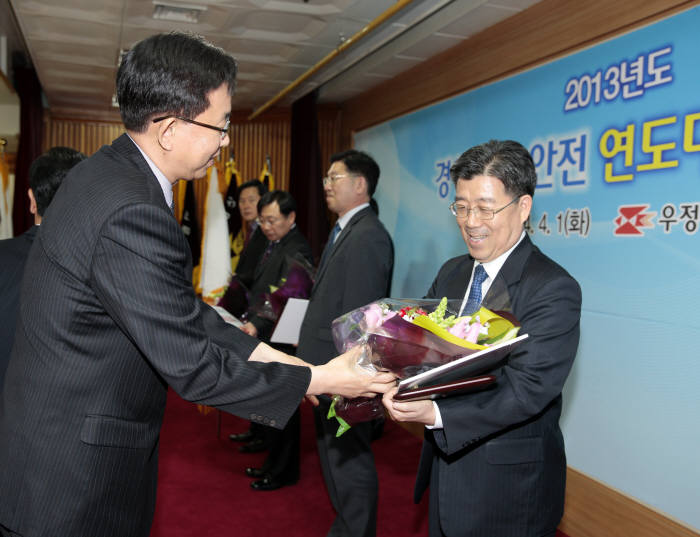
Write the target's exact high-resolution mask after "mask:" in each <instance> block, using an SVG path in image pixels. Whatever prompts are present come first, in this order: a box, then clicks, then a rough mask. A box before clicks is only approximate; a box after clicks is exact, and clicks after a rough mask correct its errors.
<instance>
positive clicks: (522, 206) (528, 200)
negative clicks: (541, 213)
mask: <svg viewBox="0 0 700 537" xmlns="http://www.w3.org/2000/svg"><path fill="white" fill-rule="evenodd" d="M531 210H532V196H530V195H529V194H524V195H523V196H520V199H519V200H518V211H520V221H521V222H523V223H525V222H526V221H527V219H528V217H529V216H530V211H531Z"/></svg>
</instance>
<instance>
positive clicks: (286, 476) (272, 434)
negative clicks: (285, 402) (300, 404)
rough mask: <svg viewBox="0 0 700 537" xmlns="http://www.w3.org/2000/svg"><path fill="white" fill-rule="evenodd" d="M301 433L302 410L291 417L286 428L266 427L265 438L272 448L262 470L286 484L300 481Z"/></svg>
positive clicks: (269, 447) (268, 445)
mask: <svg viewBox="0 0 700 537" xmlns="http://www.w3.org/2000/svg"><path fill="white" fill-rule="evenodd" d="M300 434H301V412H300V411H299V409H298V408H297V410H296V412H294V414H292V417H291V418H289V421H288V422H287V425H286V426H285V427H284V429H282V430H280V429H275V428H274V427H265V440H266V442H265V443H266V445H267V447H268V449H269V450H270V453H269V455H268V456H267V459H265V462H264V463H263V466H262V471H263V472H265V473H267V474H269V475H270V477H272V479H273V480H275V481H279V482H281V483H283V484H285V485H291V484H293V483H296V482H297V481H299V436H300Z"/></svg>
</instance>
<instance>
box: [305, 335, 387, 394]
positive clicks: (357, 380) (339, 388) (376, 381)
mask: <svg viewBox="0 0 700 537" xmlns="http://www.w3.org/2000/svg"><path fill="white" fill-rule="evenodd" d="M361 352H362V348H361V347H359V346H358V347H355V348H354V349H352V350H350V351H348V352H346V353H345V354H341V355H340V356H338V357H336V358H334V359H333V360H331V361H330V362H328V363H327V364H323V365H317V366H313V367H312V368H311V383H310V384H309V388H308V389H307V391H306V394H307V395H321V394H324V393H327V394H334V395H342V396H343V397H347V398H354V397H374V396H375V395H376V394H378V393H384V392H386V391H388V390H390V389H391V388H392V387H393V386H394V385H395V381H396V377H395V376H394V375H393V374H391V373H374V374H372V373H369V372H368V371H365V370H363V369H361V368H360V367H358V366H357V359H358V357H359V355H360V353H361Z"/></svg>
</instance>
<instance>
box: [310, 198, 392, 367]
mask: <svg viewBox="0 0 700 537" xmlns="http://www.w3.org/2000/svg"><path fill="white" fill-rule="evenodd" d="M393 269H394V245H393V243H392V242H391V237H390V236H389V233H388V232H387V230H386V229H385V228H384V225H383V224H382V223H381V222H380V221H379V218H377V215H376V214H375V213H374V211H372V209H371V208H369V207H366V208H365V209H362V210H361V211H358V212H357V213H356V214H355V215H353V217H352V218H351V219H350V221H349V222H348V224H347V225H346V226H345V228H344V229H343V230H342V232H341V233H340V235H338V238H337V239H336V241H335V244H334V245H333V249H332V250H331V252H330V253H329V254H328V256H327V259H326V260H325V262H324V264H323V265H322V266H320V267H319V268H318V272H317V274H316V281H315V283H314V286H313V289H312V290H311V298H310V300H309V306H308V308H307V310H306V315H305V316H304V321H303V322H302V325H301V332H300V334H299V347H298V349H297V356H299V357H301V358H302V359H303V360H306V361H307V362H309V363H312V364H324V363H326V362H327V361H328V360H330V359H331V358H333V357H334V356H337V355H338V351H337V350H336V348H335V345H334V344H333V335H332V332H331V323H332V322H333V320H334V319H335V318H336V317H339V316H340V315H342V314H343V313H347V312H348V311H351V310H353V309H355V308H359V307H360V306H364V305H365V304H367V303H369V302H373V301H374V300H378V299H380V298H384V297H386V296H388V295H389V290H390V288H391V275H392V272H393Z"/></svg>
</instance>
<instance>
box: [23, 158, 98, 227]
mask: <svg viewBox="0 0 700 537" xmlns="http://www.w3.org/2000/svg"><path fill="white" fill-rule="evenodd" d="M86 158H87V157H86V156H85V155H83V154H82V153H81V152H80V151H76V150H75V149H71V148H70V147H60V146H59V147H52V148H51V149H49V150H48V151H47V152H46V153H44V154H43V155H41V156H39V157H37V158H36V159H35V160H34V162H32V164H31V166H30V167H29V188H31V189H32V192H33V193H34V200H35V201H36V210H37V213H39V216H44V211H45V210H46V208H47V207H48V206H49V203H51V200H52V199H53V197H54V194H56V191H57V190H58V187H59V186H61V182H62V181H63V178H64V177H65V176H66V174H67V173H68V171H69V170H70V169H71V168H72V167H73V166H75V165H76V164H78V162H81V161H83V160H85V159H86Z"/></svg>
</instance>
